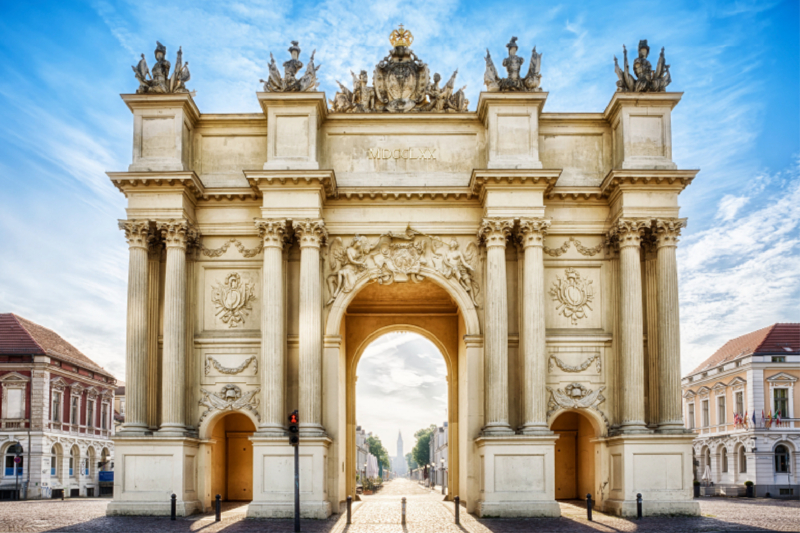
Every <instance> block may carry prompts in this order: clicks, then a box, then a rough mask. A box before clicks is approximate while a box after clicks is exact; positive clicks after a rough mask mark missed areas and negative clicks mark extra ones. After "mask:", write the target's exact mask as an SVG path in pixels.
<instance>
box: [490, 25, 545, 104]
mask: <svg viewBox="0 0 800 533" xmlns="http://www.w3.org/2000/svg"><path fill="white" fill-rule="evenodd" d="M506 48H508V57H506V58H505V59H503V66H504V67H505V69H506V72H508V77H507V78H501V77H500V75H499V74H498V73H497V69H496V68H495V66H494V62H493V61H492V56H491V54H490V53H489V50H488V49H487V50H486V57H485V58H484V59H485V60H486V72H485V73H484V75H483V82H484V83H485V84H486V88H487V90H488V91H489V92H496V91H501V92H538V91H541V90H542V89H541V88H540V87H539V84H540V83H541V81H542V75H541V72H540V71H541V67H542V54H538V53H536V47H535V46H534V47H533V51H532V52H531V62H530V63H529V64H528V74H527V75H526V76H525V77H524V78H523V77H521V72H522V64H523V63H524V62H525V60H524V59H523V58H521V57H519V56H518V55H517V50H518V49H519V47H518V46H517V38H516V37H512V38H511V41H509V43H508V44H507V45H506Z"/></svg>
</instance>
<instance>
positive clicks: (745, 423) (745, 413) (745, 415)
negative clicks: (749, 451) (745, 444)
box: [744, 411, 749, 427]
mask: <svg viewBox="0 0 800 533" xmlns="http://www.w3.org/2000/svg"><path fill="white" fill-rule="evenodd" d="M748 412H749V411H745V412H744V427H747V425H748V424H747V423H748V422H749V419H748V418H747V413H748Z"/></svg>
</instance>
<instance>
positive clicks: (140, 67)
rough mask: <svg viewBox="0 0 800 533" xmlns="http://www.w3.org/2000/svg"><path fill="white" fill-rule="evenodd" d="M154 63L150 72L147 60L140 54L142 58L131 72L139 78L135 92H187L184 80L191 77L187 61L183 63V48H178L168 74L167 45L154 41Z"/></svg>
mask: <svg viewBox="0 0 800 533" xmlns="http://www.w3.org/2000/svg"><path fill="white" fill-rule="evenodd" d="M155 56H156V64H155V65H153V70H152V74H151V71H150V70H149V69H148V68H147V60H146V59H145V58H144V54H142V59H141V60H139V63H138V64H137V65H136V66H135V67H133V66H132V67H131V68H132V69H133V74H134V76H136V79H137V80H139V88H138V89H136V94H170V93H188V92H189V90H188V89H187V88H186V82H187V81H189V80H190V79H191V74H190V73H189V63H188V62H187V63H183V50H182V49H181V48H180V47H179V48H178V56H177V60H176V61H175V70H173V71H172V76H170V67H171V66H172V65H170V62H169V61H167V58H166V56H167V47H166V46H164V45H163V44H161V43H160V42H158V41H156V50H155Z"/></svg>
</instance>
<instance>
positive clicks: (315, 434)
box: [300, 422, 327, 438]
mask: <svg viewBox="0 0 800 533" xmlns="http://www.w3.org/2000/svg"><path fill="white" fill-rule="evenodd" d="M300 436H301V437H310V438H319V437H326V436H327V433H326V432H325V428H324V427H322V424H303V423H302V422H301V423H300Z"/></svg>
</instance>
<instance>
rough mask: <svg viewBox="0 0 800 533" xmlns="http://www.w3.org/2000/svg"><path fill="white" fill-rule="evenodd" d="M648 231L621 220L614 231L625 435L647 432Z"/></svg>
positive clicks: (637, 222)
mask: <svg viewBox="0 0 800 533" xmlns="http://www.w3.org/2000/svg"><path fill="white" fill-rule="evenodd" d="M646 227H647V223H646V222H644V221H641V220H619V221H618V223H617V226H616V227H615V228H614V233H615V235H616V237H617V239H618V243H619V249H620V261H619V263H620V327H619V329H620V348H621V350H620V351H621V354H620V355H621V357H620V367H621V370H622V372H621V374H622V383H621V385H622V424H621V429H622V430H623V431H624V432H626V433H637V432H644V431H647V429H646V427H645V423H644V345H643V341H644V339H643V337H644V319H643V316H642V265H641V237H642V233H643V232H644V230H645V228H646Z"/></svg>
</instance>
